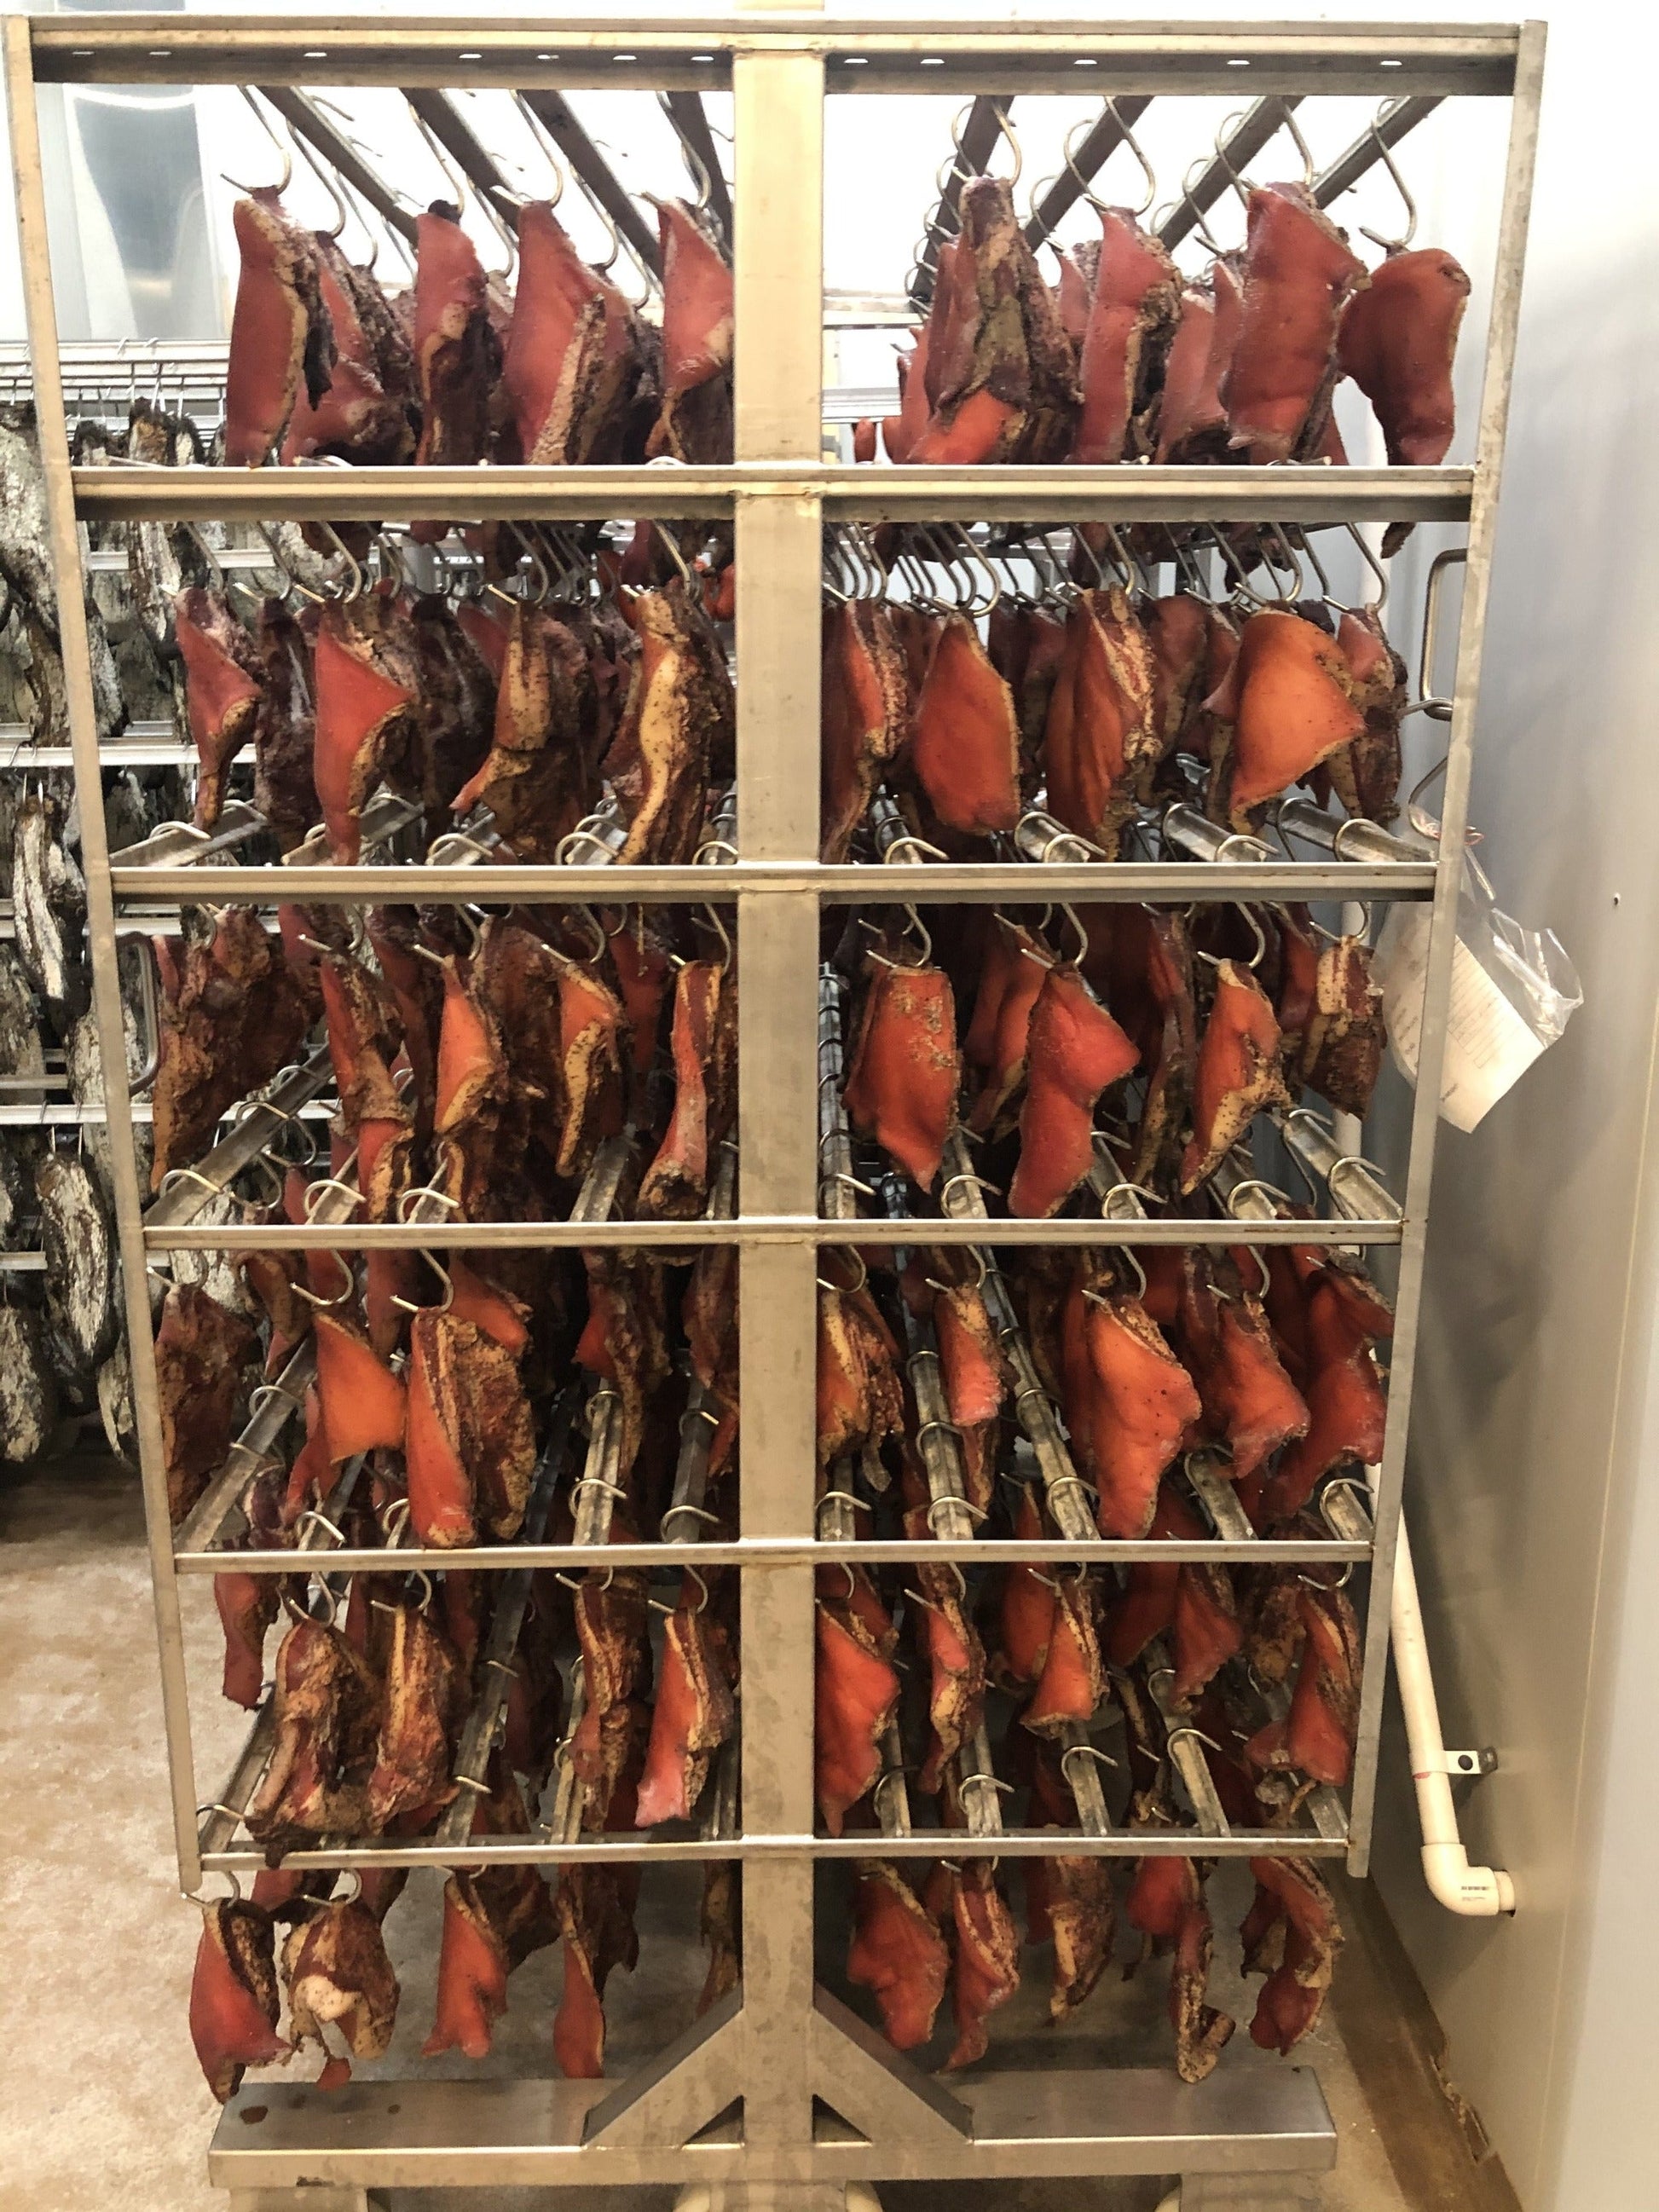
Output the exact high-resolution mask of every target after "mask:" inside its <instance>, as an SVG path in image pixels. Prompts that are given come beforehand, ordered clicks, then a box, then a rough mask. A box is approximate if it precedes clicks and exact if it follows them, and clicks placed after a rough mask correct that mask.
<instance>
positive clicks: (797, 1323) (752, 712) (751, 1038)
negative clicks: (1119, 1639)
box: [708, 51, 824, 2150]
mask: <svg viewBox="0 0 1659 2212" xmlns="http://www.w3.org/2000/svg"><path fill="white" fill-rule="evenodd" d="M823 91H824V86H823V57H822V55H821V54H814V53H808V52H787V51H786V52H749V53H739V54H738V55H737V56H736V57H735V58H734V59H733V62H732V129H733V134H734V149H735V150H734V156H733V160H734V170H733V173H734V177H735V180H736V192H735V203H736V221H735V232H736V235H735V237H734V240H733V249H734V251H733V271H734V295H735V362H734V391H733V403H734V404H733V416H734V448H735V458H736V459H737V460H738V462H739V463H743V462H754V461H769V462H777V461H781V460H782V461H802V460H805V461H813V462H816V461H817V459H818V458H819V454H820V452H821V444H822V438H823V423H822V410H823V333H822V328H821V325H822V317H823ZM734 514H735V520H736V550H737V653H738V848H739V850H740V851H741V852H742V853H743V854H744V857H745V858H750V857H753V858H755V859H757V860H786V861H794V862H800V861H811V860H814V859H815V858H816V856H817V849H818V692H819V660H820V653H821V647H820V642H819V632H820V617H819V611H818V610H819V578H820V573H821V568H822V558H823V556H822V550H821V549H822V529H823V524H822V512H821V501H820V499H819V497H818V495H817V492H816V489H787V490H785V489H778V490H775V491H770V492H769V491H763V490H756V491H753V492H743V493H740V494H738V495H737V497H736V499H735V501H734ZM817 940H818V906H817V898H816V896H813V895H812V894H811V892H809V891H802V892H794V893H787V892H786V893H783V894H781V895H778V896H764V895H757V894H755V893H753V892H750V893H747V894H744V895H742V896H739V898H738V972H739V976H740V985H739V998H738V1176H739V1179H740V1186H741V1198H740V1202H739V1211H740V1212H757V1211H761V1210H766V1211H769V1212H779V1213H798V1214H807V1215H815V1214H816V1212H817V1002H818V992H817ZM738 1264H739V1286H738V1344H739V1379H738V1395H739V1401H740V1403H741V1405H742V1407H743V1444H742V1460H741V1477H740V1482H741V1487H740V1492H739V1497H740V1503H741V1525H742V1530H743V1534H744V1535H745V1536H763V1535H769V1536H797V1535H807V1536H810V1535H811V1533H812V1505H813V1498H812V1492H813V1475H814V1472H815V1469H816V1466H817V1411H816V1367H817V1290H816V1285H815V1278H816V1276H817V1253H816V1251H815V1249H814V1248H813V1246H812V1244H811V1242H810V1241H809V1238H808V1237H806V1236H803V1237H801V1238H800V1239H799V1241H791V1242H788V1243H779V1244H772V1245H761V1244H751V1243H744V1246H743V1249H742V1250H741V1252H740V1255H739V1263H738ZM742 1580H743V1588H742V1650H743V1658H742V1680H741V1686H740V1699H741V1702H740V1711H741V1713H742V1717H743V1718H742V1725H743V1774H742V1805H743V1813H742V1826H743V1831H744V1834H745V1835H746V1836H747V1835H758V1834H766V1833H770V1834H774V1835H797V1836H799V1835H802V1834H810V1832H811V1827H812V1820H813V1801H814V1792H813V1769H812V1733H813V1730H812V1712H813V1660H814V1652H815V1646H816V1640H817V1625H816V1613H815V1607H814V1600H813V1569H812V1568H811V1566H810V1565H803V1566H799V1567H795V1568H786V1569H784V1570H782V1571H781V1572H780V1573H778V1574H776V1575H754V1574H745V1575H744V1577H743V1578H742ZM812 1929H813V1878H812V1866H811V1861H810V1859H808V1858H807V1857H804V1856H797V1855H795V1854H793V1853H786V1854H782V1855H781V1856H779V1857H776V1858H769V1859H766V1860H763V1861H757V1862H751V1863H749V1864H747V1865H745V1867H744V1881H743V2011H742V2014H741V2015H740V2018H741V2024H742V2027H741V2032H742V2035H743V2039H744V2075H743V2079H744V2142H745V2144H746V2145H747V2146H750V2147H752V2148H757V2149H761V2150H765V2149H767V2148H781V2147H782V2146H785V2145H790V2144H800V2143H804V2142H811V2140H812V2075H811V2068H810V2067H809V2066H808V2065H807V2064H806V2063H805V2056H806V2029H807V2022H808V2020H809V2018H810V2016H811V2009H812V1990H813V1977H812ZM708 2117H710V2118H712V2117H713V2115H712V2114H710V2115H708Z"/></svg>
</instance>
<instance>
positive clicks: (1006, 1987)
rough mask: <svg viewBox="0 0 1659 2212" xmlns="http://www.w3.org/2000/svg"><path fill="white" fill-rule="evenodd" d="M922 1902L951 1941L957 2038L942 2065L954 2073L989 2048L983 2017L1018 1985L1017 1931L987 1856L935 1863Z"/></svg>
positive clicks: (988, 2038) (953, 2009) (972, 2061)
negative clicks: (960, 1861)
mask: <svg viewBox="0 0 1659 2212" xmlns="http://www.w3.org/2000/svg"><path fill="white" fill-rule="evenodd" d="M923 1901H924V1903H925V1904H926V1905H927V1909H928V1911H930V1912H932V1913H933V1915H934V1917H936V1918H937V1919H938V1920H939V1922H940V1923H942V1924H943V1926H944V1927H945V1930H946V1932H947V1934H948V1936H949V1938H950V1941H951V1952H952V1956H951V2013H952V2015H953V2016H954V2018H955V2021H956V2024H957V2039H956V2042H955V2044H954V2045H952V2047H951V2055H950V2057H948V2058H947V2059H946V2060H945V2069H946V2070H947V2072H953V2071H954V2070H955V2069H957V2067H960V2066H971V2065H973V2064H974V2063H975V2060H977V2059H981V2058H983V2057H984V2056H985V2054H986V2052H987V2050H988V2049H989V2048H990V2040H991V2039H990V2035H989V2033H988V2031H987V2027H986V2025H985V2022H986V2020H987V2016H988V2015H990V2014H991V2013H993V2012H994V2011H995V2009H996V2008H997V2007H998V2006H999V2005H1002V2004H1006V2002H1008V2000H1009V1998H1010V1997H1011V1996H1013V1994H1014V1992H1015V1990H1017V1989H1018V1987H1019V1936H1018V1931H1017V1930H1016V1929H1015V1927H1014V1923H1013V1919H1012V1915H1011V1914H1010V1912H1009V1911H1008V1906H1007V1903H1006V1899H1004V1897H1003V1894H1002V1892H1001V1891H1000V1889H999V1888H998V1887H997V1881H996V1875H995V1873H994V1870H993V1869H992V1866H991V1863H990V1862H989V1861H988V1860H987V1859H981V1858H974V1859H967V1860H964V1861H963V1863H961V1864H960V1865H947V1864H940V1865H938V1866H936V1867H935V1868H934V1869H933V1873H932V1874H931V1875H929V1876H928V1879H927V1891H926V1894H925V1897H924V1899H923Z"/></svg>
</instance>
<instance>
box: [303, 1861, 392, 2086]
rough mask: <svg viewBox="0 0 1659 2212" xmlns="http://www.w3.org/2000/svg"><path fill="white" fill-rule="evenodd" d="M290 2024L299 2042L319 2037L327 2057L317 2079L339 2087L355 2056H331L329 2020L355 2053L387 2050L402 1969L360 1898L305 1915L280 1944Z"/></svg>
mask: <svg viewBox="0 0 1659 2212" xmlns="http://www.w3.org/2000/svg"><path fill="white" fill-rule="evenodd" d="M283 1979H284V1980H285V1981H286V1982H287V1984H288V2001H289V2030H290V2033H292V2035H293V2038H294V2041H295V2047H296V2049H297V2048H303V2046H304V2045H306V2044H307V2043H314V2044H316V2045H318V2046H319V2049H320V2050H321V2051H323V2054H324V2058H325V2064H324V2067H323V2072H322V2075H321V2077H320V2079H319V2083H318V2087H319V2088H323V2089H337V2088H340V2087H343V2085H344V2084H345V2083H346V2082H347V2081H349V2080H350V2078H351V2061H350V2059H348V2058H340V2057H331V2056H330V2055H329V2052H328V2046H327V2045H326V2043H325V2040H324V2037H323V2029H324V2027H325V2025H327V2026H331V2027H334V2028H335V2029H337V2031H338V2033H339V2034H340V2036H341V2037H342V2039H343V2041H344V2043H345V2045H346V2048H347V2050H348V2051H349V2052H350V2053H351V2057H352V2058H362V2059H369V2058H384V2057H386V2051H387V2049H388V2047H389V2046H390V2045H391V2042H392V2028H393V2027H394V2026H395V2024H396V2022H397V2018H398V1995H399V1990H398V1977H397V1975H396V1974H395V1973H394V1972H392V1961H391V1960H389V1959H388V1958H387V1956H386V1938H385V1937H384V1936H382V1935H381V1933H380V1920H379V1918H378V1917H377V1916H376V1915H375V1913H374V1912H373V1911H371V1910H370V1908H369V1906H368V1904H367V1903H365V1902H364V1901H363V1900H362V1899H354V1898H336V1899H331V1901H330V1902H329V1903H328V1904H326V1905H319V1906H318V1907H317V1908H316V1909H315V1910H314V1911H313V1912H312V1913H311V1914H310V1915H309V1916H308V1917H307V1918H306V1919H304V1920H302V1921H301V1922H300V1923H299V1924H298V1926H297V1927H295V1929H293V1930H292V1931H291V1933H290V1934H289V1939H288V1941H287V1942H286V1943H285V1944H284V1945H283Z"/></svg>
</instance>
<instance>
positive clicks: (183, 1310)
mask: <svg viewBox="0 0 1659 2212" xmlns="http://www.w3.org/2000/svg"><path fill="white" fill-rule="evenodd" d="M258 1356H259V1340H258V1337H257V1336H256V1335H255V1334H254V1333H253V1331H252V1328H250V1327H249V1325H248V1323H247V1322H246V1321H244V1320H243V1319H242V1317H241V1316H240V1314H234V1313H228V1312H227V1311H226V1310H225V1308H224V1307H223V1306H222V1305H221V1304H219V1302H218V1300H217V1299H216V1298H214V1297H210V1296H209V1295H208V1293H207V1291H204V1290H203V1289H202V1288H201V1286H200V1285H199V1284H196V1283H175V1284H173V1285H172V1287H171V1288H170V1289H169V1290H168V1291H167V1297H166V1299H165V1301H164V1302H163V1304H162V1307H161V1327H160V1328H158V1329H157V1331H156V1332H155V1386H156V1390H157V1393H158V1395H159V1396H160V1399H161V1447H162V1455H163V1457H164V1460H165V1462H166V1465H167V1511H168V1513H169V1515H170V1516H171V1517H172V1521H173V1527H174V1528H177V1527H178V1525H179V1522H181V1521H182V1520H183V1519H184V1517H185V1515H186V1514H187V1513H188V1512H189V1510H190V1509H191V1506H192V1505H193V1504H195V1503H196V1501H197V1498H199V1497H200V1496H201V1494H202V1492H203V1491H204V1490H205V1489H206V1487H207V1486H208V1483H209V1481H210V1480H211V1478H212V1477H213V1476H214V1475H216V1474H217V1473H218V1472H219V1469H220V1468H222V1466H223V1465H224V1462H225V1455H226V1454H227V1453H228V1451H229V1449H230V1446H231V1443H232V1440H233V1438H234V1436H235V1434H236V1431H237V1429H238V1428H239V1427H240V1424H241V1420H242V1418H243V1416H244V1413H245V1411H246V1403H247V1394H248V1392H249V1391H250V1390H251V1389H252V1387H253V1385H254V1383H256V1382H257V1381H258V1364H257V1362H258Z"/></svg>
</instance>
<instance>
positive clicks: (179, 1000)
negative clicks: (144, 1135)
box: [151, 906, 310, 1190]
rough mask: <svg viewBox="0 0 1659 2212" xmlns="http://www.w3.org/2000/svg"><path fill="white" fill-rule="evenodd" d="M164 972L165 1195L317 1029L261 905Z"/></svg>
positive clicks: (159, 1166)
mask: <svg viewBox="0 0 1659 2212" xmlns="http://www.w3.org/2000/svg"><path fill="white" fill-rule="evenodd" d="M158 964H159V966H160V969H161V1005H160V1012H161V1040H160V1041H161V1060H160V1065H159V1066H158V1068H157V1071H156V1075H155V1088H154V1090H153V1091H152V1093H151V1098H152V1102H153V1110H154V1117H155V1167H154V1169H153V1170H152V1171H151V1182H152V1185H153V1187H154V1188H156V1189H158V1190H159V1189H160V1188H161V1184H162V1182H164V1181H165V1179H166V1177H167V1176H168V1175H169V1174H170V1173H171V1172H172V1170H173V1169H174V1168H176V1167H184V1166H185V1165H187V1164H189V1163H190V1162H191V1160H193V1159H195V1158H196V1157H197V1154H198V1153H199V1152H201V1150H202V1148H203V1146H204V1145H205V1144H206V1143H207V1141H208V1139H209V1138H210V1136H211V1135H212V1133H213V1132H214V1130H215V1128H216V1127H217V1125H218V1122H219V1119H220V1116H221V1115H223V1114H225V1113H226V1112H228V1109H230V1108H231V1107H232V1106H234V1104H235V1103H236V1102H237V1101H238V1100H239V1099H240V1098H245V1097H246V1096H247V1095H248V1093H249V1092H250V1091H257V1090H258V1088H259V1086H260V1085H261V1084H264V1083H268V1082H269V1081H270V1079H271V1077H272V1076H273V1075H275V1074H276V1071H277V1070H278V1068H280V1067H282V1066H284V1065H285V1064H286V1063H287V1062H288V1060H289V1059H291V1058H292V1056H293V1054H294V1051H295V1047H296V1046H297V1045H298V1044H299V1042H300V1040H301V1037H303V1036H304V1035H305V1033H306V1030H307V1029H308V1028H309V1027H310V1020H309V1017H308V1016H307V1012H306V1007H305V1003H304V1000H303V998H302V996H301V991H300V987H299V985H298V984H297V983H296V981H295V978H294V976H293V975H292V974H291V973H290V972H289V966H288V963H287V962H286V961H285V960H284V959H283V953H282V948H281V946H280V945H278V944H277V943H276V941H275V940H274V939H271V938H270V937H268V936H267V935H266V933H265V932H264V929H262V928H261V927H260V925H259V918H258V915H257V914H256V913H255V912H254V910H253V908H252V907H236V906H233V907H227V908H224V910H223V912H222V914H221V915H220V916H219V919H218V924H217V927H216V929H215V930H214V933H213V935H212V937H211V939H209V940H208V942H206V943H205V944H204V943H203V942H201V941H200V940H199V939H198V940H196V941H193V942H191V944H190V945H187V946H186V947H185V951H184V953H183V957H182V959H180V958H178V957H176V956H174V955H173V953H172V952H171V951H169V953H168V954H167V957H165V958H163V959H161V961H160V963H158Z"/></svg>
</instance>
